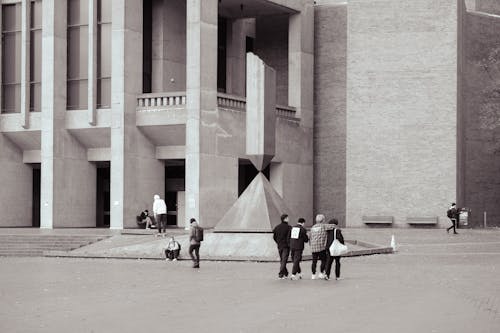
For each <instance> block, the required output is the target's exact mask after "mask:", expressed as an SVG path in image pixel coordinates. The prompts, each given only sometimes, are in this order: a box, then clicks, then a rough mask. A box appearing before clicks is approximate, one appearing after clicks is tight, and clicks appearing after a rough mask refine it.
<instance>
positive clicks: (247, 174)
mask: <svg viewBox="0 0 500 333" xmlns="http://www.w3.org/2000/svg"><path fill="white" fill-rule="evenodd" d="M269 172H270V165H268V166H267V167H266V168H265V169H264V170H263V171H262V173H263V174H264V176H266V178H267V179H269ZM258 173H259V172H258V171H257V169H256V168H255V167H254V166H253V164H252V162H250V161H249V160H246V159H240V160H239V161H238V197H239V196H240V195H241V193H243V192H244V191H245V189H246V188H247V187H248V185H250V183H251V182H252V180H253V179H254V178H255V176H257V174H258Z"/></svg>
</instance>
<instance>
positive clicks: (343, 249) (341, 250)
mask: <svg viewBox="0 0 500 333" xmlns="http://www.w3.org/2000/svg"><path fill="white" fill-rule="evenodd" d="M336 234H337V229H335V231H334V232H333V243H332V245H330V248H329V251H330V254H331V255H332V256H333V257H339V256H341V255H343V254H346V253H347V246H345V245H344V244H342V243H341V242H339V240H338V239H337V237H335V236H336Z"/></svg>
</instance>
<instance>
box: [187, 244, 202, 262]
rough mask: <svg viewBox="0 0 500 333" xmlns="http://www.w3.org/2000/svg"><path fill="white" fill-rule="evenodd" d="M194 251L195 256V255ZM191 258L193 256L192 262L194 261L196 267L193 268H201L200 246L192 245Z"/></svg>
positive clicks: (190, 247) (190, 248)
mask: <svg viewBox="0 0 500 333" xmlns="http://www.w3.org/2000/svg"><path fill="white" fill-rule="evenodd" d="M193 251H194V254H195V255H196V258H195V256H194V255H193ZM189 256H191V260H193V263H194V266H193V267H199V266H200V244H191V245H189Z"/></svg>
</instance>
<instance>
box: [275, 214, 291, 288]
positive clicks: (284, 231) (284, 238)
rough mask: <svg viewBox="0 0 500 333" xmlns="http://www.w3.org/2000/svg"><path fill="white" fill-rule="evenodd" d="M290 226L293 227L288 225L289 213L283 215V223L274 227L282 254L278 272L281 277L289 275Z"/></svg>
mask: <svg viewBox="0 0 500 333" xmlns="http://www.w3.org/2000/svg"><path fill="white" fill-rule="evenodd" d="M290 228H291V227H290V226H289V225H288V215H287V214H283V215H281V223H280V224H278V225H277V226H276V227H274V229H273V239H274V241H275V242H276V244H277V246H278V253H279V255H280V271H279V273H278V277H279V278H280V279H285V278H287V277H288V270H287V269H286V263H287V261H288V255H289V254H290V243H289V240H288V234H289V231H290Z"/></svg>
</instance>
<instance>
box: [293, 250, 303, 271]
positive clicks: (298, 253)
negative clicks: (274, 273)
mask: <svg viewBox="0 0 500 333" xmlns="http://www.w3.org/2000/svg"><path fill="white" fill-rule="evenodd" d="M303 251H304V249H302V250H292V261H293V267H292V275H295V274H297V273H299V274H300V273H302V270H301V269H300V261H301V260H302V252H303Z"/></svg>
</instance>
